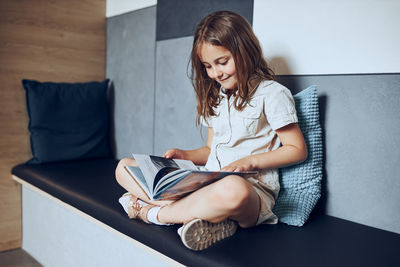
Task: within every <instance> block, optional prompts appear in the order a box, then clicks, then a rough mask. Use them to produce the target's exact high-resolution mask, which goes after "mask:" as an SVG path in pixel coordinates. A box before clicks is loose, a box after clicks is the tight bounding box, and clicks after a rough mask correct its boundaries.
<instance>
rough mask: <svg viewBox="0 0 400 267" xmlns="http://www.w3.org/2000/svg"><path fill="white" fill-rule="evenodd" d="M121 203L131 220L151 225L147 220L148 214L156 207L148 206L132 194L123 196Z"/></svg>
mask: <svg viewBox="0 0 400 267" xmlns="http://www.w3.org/2000/svg"><path fill="white" fill-rule="evenodd" d="M119 202H120V203H121V205H122V206H123V208H124V210H125V211H126V213H127V214H128V217H129V219H140V220H142V221H144V222H145V223H149V224H150V223H151V222H149V220H148V219H147V213H148V212H149V210H150V209H151V208H153V207H155V206H154V205H151V204H147V203H146V202H144V201H141V200H139V198H137V197H135V196H134V195H132V194H130V193H125V194H123V195H122V197H121V198H120V199H119Z"/></svg>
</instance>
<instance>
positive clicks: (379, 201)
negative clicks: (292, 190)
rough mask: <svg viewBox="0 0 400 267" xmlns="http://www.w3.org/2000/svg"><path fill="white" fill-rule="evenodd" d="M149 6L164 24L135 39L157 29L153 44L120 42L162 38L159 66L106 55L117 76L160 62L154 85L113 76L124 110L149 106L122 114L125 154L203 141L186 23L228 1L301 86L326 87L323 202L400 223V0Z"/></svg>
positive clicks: (335, 210) (359, 218) (380, 223)
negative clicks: (191, 78)
mask: <svg viewBox="0 0 400 267" xmlns="http://www.w3.org/2000/svg"><path fill="white" fill-rule="evenodd" d="M150 9H152V10H156V12H149V11H147V13H146V14H147V15H146V23H147V24H148V23H149V22H148V21H152V23H153V24H152V25H156V32H155V36H154V34H153V33H154V29H149V30H148V31H142V32H140V34H138V35H136V36H135V37H134V38H133V39H135V40H141V39H143V38H144V39H146V38H148V37H149V36H151V37H152V38H154V39H153V40H152V41H148V43H147V46H134V45H132V44H134V42H132V43H128V42H126V41H124V40H123V39H120V41H119V42H118V45H119V48H118V49H117V50H116V51H126V50H135V49H136V50H137V49H139V50H140V49H144V50H143V53H146V52H145V51H147V49H148V47H154V59H155V63H154V65H153V68H152V67H151V66H150V65H151V64H150V63H148V64H143V62H142V61H141V60H137V59H134V58H124V57H120V60H118V61H117V62H118V64H115V63H114V65H110V64H109V61H110V60H111V59H110V60H109V59H107V77H108V78H111V79H113V80H115V78H116V77H117V76H113V75H108V73H112V72H113V73H120V72H123V73H125V75H128V76H132V77H133V76H134V75H139V76H146V75H147V74H148V72H149V71H150V72H155V75H154V80H153V81H154V85H153V86H151V84H150V83H149V85H148V88H147V87H146V89H145V90H146V93H144V92H142V91H143V90H144V88H143V87H135V86H134V85H135V83H136V81H135V80H134V79H132V80H129V82H128V78H127V79H126V80H125V82H124V83H121V84H120V85H118V84H117V82H116V83H115V85H116V88H115V92H116V95H118V94H125V95H124V97H120V98H118V99H116V100H117V101H116V114H117V112H120V113H118V114H121V112H122V113H124V112H128V113H129V112H130V111H131V110H132V109H130V108H129V106H130V103H132V101H134V103H135V105H134V106H136V105H140V107H137V108H134V110H135V111H138V112H140V110H141V109H143V110H145V109H149V111H148V112H143V113H140V114H139V113H138V114H137V115H135V117H132V118H131V120H127V119H126V118H125V117H124V116H120V115H119V116H116V122H115V123H116V125H120V127H118V128H117V129H116V131H117V132H116V134H117V148H118V149H117V152H118V153H117V157H123V156H126V155H129V153H130V152H132V151H135V152H146V153H150V152H151V153H154V154H158V155H160V154H162V153H163V152H165V150H166V149H168V148H171V147H181V148H195V147H198V146H200V145H202V144H203V143H204V141H203V140H202V138H201V135H200V131H199V129H197V128H196V126H195V122H194V118H195V110H194V109H195V104H194V103H195V99H194V95H193V92H192V88H191V86H190V81H189V79H188V77H187V63H188V60H189V52H190V49H191V43H192V40H193V39H192V37H191V33H190V31H189V30H188V29H193V27H194V25H196V23H197V22H198V20H199V18H200V17H203V16H204V15H206V14H208V13H210V12H212V11H215V10H221V9H230V10H233V11H236V12H238V13H240V14H243V15H244V16H245V17H246V18H247V19H248V20H249V21H251V22H253V27H254V29H255V32H256V34H257V35H258V36H259V38H260V40H261V43H262V45H263V47H264V53H265V55H266V57H267V58H268V59H270V63H271V64H272V65H273V67H274V68H275V69H276V70H277V72H278V74H281V76H280V77H279V78H280V81H281V82H282V83H283V84H285V85H287V86H288V88H290V89H291V90H292V92H293V93H296V92H299V91H301V90H302V89H304V88H306V87H308V86H309V85H312V84H316V85H318V87H319V96H320V109H321V123H322V126H323V131H324V142H325V163H324V164H325V175H324V179H323V184H324V186H323V198H322V200H321V201H320V208H321V209H322V210H324V211H325V212H326V213H327V214H329V215H332V216H336V217H340V218H344V219H348V220H352V221H355V222H359V223H362V224H367V225H371V226H374V227H378V228H382V229H386V230H389V231H394V232H397V233H400V225H399V223H398V222H399V221H400V214H399V213H398V211H399V210H400V194H399V193H400V180H399V179H398V175H396V173H399V171H400V167H399V165H398V164H397V161H398V160H399V159H400V152H399V150H397V149H395V147H396V146H397V145H399V144H400V127H399V124H398V122H399V121H400V115H399V114H400V95H399V90H398V88H399V86H400V74H399V73H400V61H399V58H400V54H399V51H398V49H397V48H396V47H395V44H397V43H399V42H398V41H399V40H398V38H399V37H398V36H399V35H398V34H397V30H396V29H397V26H396V25H399V24H400V22H399V17H398V16H394V15H393V14H395V13H394V10H398V9H399V8H398V2H396V1H378V0H373V1H362V2H360V1H354V0H351V1H324V2H323V3H322V2H321V3H320V2H318V1H311V0H309V1H303V2H301V4H300V3H295V2H294V1H262V0H255V1H254V2H253V1H183V0H182V1H180V0H168V1H167V0H159V1H158V2H157V6H153V7H151V8H150ZM145 10H148V9H143V10H136V11H133V12H130V13H128V14H127V15H129V16H130V19H131V22H129V21H126V22H125V23H127V25H129V26H130V27H132V28H137V27H142V26H140V25H138V23H137V18H139V17H140V18H142V17H141V16H143V12H145ZM249 10H250V11H251V12H250V13H249ZM327 11H329V12H331V13H329V12H327ZM123 16H125V15H122V16H116V17H111V18H108V20H107V21H108V23H107V24H108V27H110V28H109V31H110V30H111V31H114V32H118V31H119V28H118V26H115V27H116V28H113V27H114V26H113V25H118V24H116V21H119V20H121V21H122V20H125V18H124V17H123ZM179 21H181V22H184V23H181V24H179V23H177V22H179ZM152 27H153V26H152ZM109 31H108V32H109ZM111 36H113V35H108V36H107V40H109V38H110V37H111ZM113 38H116V37H113ZM146 40H147V39H146ZM109 49H111V48H110V47H107V51H108V50H109ZM132 53H133V52H132ZM135 53H137V51H136V52H135ZM123 59H124V60H126V61H130V63H129V64H133V65H138V64H139V65H138V66H142V68H143V71H142V72H140V73H137V72H132V71H130V70H127V69H122V70H120V71H118V72H115V70H114V69H115V68H116V67H117V66H120V65H122V64H128V63H125V62H122V61H124V60H123ZM146 77H147V76H146ZM129 79H131V78H129ZM147 90H149V92H147ZM119 92H120V93H119ZM150 92H153V97H151V96H152V93H150ZM144 94H147V96H148V97H144V96H143V95H144ZM118 109H121V110H119V111H118ZM151 110H152V111H151ZM152 112H153V113H152ZM150 114H152V115H150ZM151 116H153V120H152V121H151V122H149V121H148V118H151ZM145 122H148V123H149V125H153V128H151V127H149V128H146V130H145V131H140V132H134V130H133V129H134V127H135V126H134V125H136V124H138V125H142V124H144V123H145ZM151 123H152V124H151ZM205 136H206V135H205V134H204V137H205ZM147 142H148V143H151V145H147V144H148V143H147ZM144 143H146V145H144Z"/></svg>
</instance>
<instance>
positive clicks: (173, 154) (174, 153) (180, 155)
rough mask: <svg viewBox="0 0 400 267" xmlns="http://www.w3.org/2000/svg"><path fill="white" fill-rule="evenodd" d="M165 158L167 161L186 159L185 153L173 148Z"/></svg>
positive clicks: (165, 154)
mask: <svg viewBox="0 0 400 267" xmlns="http://www.w3.org/2000/svg"><path fill="white" fill-rule="evenodd" d="M163 157H164V158H167V159H185V152H184V151H183V150H181V149H177V148H173V149H170V150H168V151H167V152H165V153H164V155H163Z"/></svg>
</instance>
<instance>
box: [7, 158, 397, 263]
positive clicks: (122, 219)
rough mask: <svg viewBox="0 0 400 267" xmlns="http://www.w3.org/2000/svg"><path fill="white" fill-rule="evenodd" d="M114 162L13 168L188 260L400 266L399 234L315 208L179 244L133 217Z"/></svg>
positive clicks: (166, 230) (171, 233)
mask: <svg viewBox="0 0 400 267" xmlns="http://www.w3.org/2000/svg"><path fill="white" fill-rule="evenodd" d="M117 163H118V161H117V160H114V159H107V158H105V159H94V160H80V161H66V162H57V163H46V164H38V165H29V164H21V165H18V166H16V167H14V168H13V169H12V174H13V175H15V176H16V177H18V178H20V179H22V180H23V181H25V182H27V183H29V184H31V185H33V186H35V187H37V188H39V189H41V190H43V191H45V192H47V193H48V194H50V195H52V196H54V197H55V198H58V199H60V200H61V201H63V202H65V203H67V204H69V205H71V206H73V207H75V208H77V209H79V210H80V211H82V212H84V213H86V214H88V215H90V216H92V217H94V218H95V219H97V220H99V221H101V222H103V223H104V224H106V225H108V226H110V227H112V228H114V229H115V230H117V231H119V232H121V233H123V234H125V235H127V236H129V237H131V238H133V239H135V240H137V241H139V242H141V243H143V244H145V245H147V246H149V247H151V248H153V249H154V250H157V251H159V252H160V253H162V254H164V255H166V256H167V257H170V258H172V259H174V260H176V261H177V262H180V263H182V264H184V265H187V266H335V267H337V266H400V254H399V251H400V235H399V234H396V233H392V232H388V231H384V230H380V229H376V228H373V227H369V226H364V225H361V224H357V223H354V222H350V221H346V220H342V219H339V218H335V217H332V216H328V215H323V214H313V215H312V217H311V218H310V219H309V221H308V222H307V223H306V224H305V225H304V226H303V227H293V226H288V225H285V224H281V223H279V224H277V225H261V226H258V227H255V228H251V229H239V230H238V232H237V233H236V234H235V235H234V236H233V237H231V238H229V239H227V240H224V241H223V242H219V243H217V244H215V245H214V246H213V247H211V248H210V249H207V250H204V251H200V252H193V251H191V250H188V249H186V248H185V247H184V245H183V244H182V243H181V241H180V238H179V236H178V234H177V233H176V230H177V228H178V227H179V226H178V225H174V226H168V227H166V226H155V225H147V224H144V223H142V222H140V221H136V220H129V219H128V217H127V216H126V214H125V213H124V211H123V209H122V207H121V206H120V204H119V203H118V198H119V197H120V196H121V195H122V194H123V193H124V189H123V188H121V187H120V186H119V185H118V184H117V183H116V181H115V178H114V171H115V167H116V166H117ZM366 212H367V211H366Z"/></svg>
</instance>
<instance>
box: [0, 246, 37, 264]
mask: <svg viewBox="0 0 400 267" xmlns="http://www.w3.org/2000/svg"><path fill="white" fill-rule="evenodd" d="M0 266H1V267H39V266H43V265H41V264H40V263H39V262H37V261H36V260H35V259H34V258H32V256H31V255H29V254H28V253H27V252H26V251H25V250H23V249H14V250H8V251H3V252H0Z"/></svg>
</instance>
